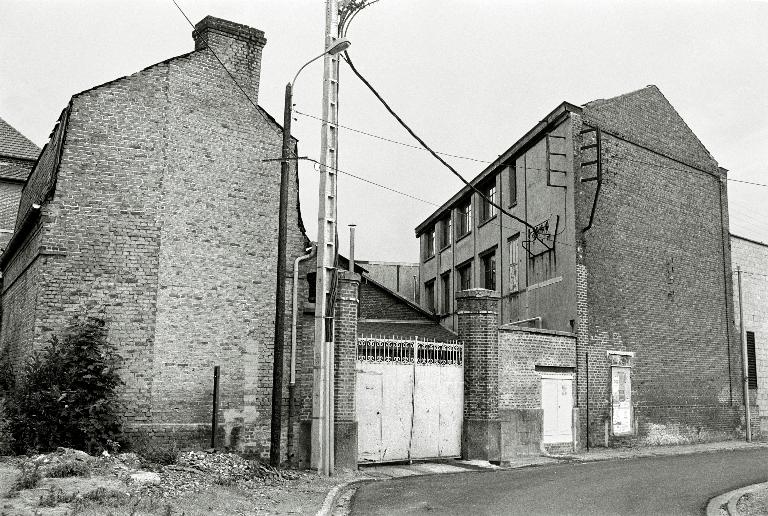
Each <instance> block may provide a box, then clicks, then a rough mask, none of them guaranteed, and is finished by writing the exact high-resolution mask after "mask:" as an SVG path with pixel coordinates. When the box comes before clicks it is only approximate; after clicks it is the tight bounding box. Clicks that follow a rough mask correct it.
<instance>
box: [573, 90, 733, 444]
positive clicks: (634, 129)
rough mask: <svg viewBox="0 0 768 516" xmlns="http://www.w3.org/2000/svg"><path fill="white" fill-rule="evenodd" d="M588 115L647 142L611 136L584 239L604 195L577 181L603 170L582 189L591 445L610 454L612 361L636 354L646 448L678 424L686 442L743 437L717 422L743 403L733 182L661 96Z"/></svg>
mask: <svg viewBox="0 0 768 516" xmlns="http://www.w3.org/2000/svg"><path fill="white" fill-rule="evenodd" d="M630 97H631V98H630ZM584 113H585V117H586V121H587V122H588V123H590V124H592V125H595V124H597V125H598V126H601V127H603V128H606V127H607V128H608V130H609V131H612V130H615V129H613V128H614V127H619V126H620V127H621V128H626V133H627V135H628V137H636V138H637V139H638V140H640V137H639V135H640V134H642V135H644V137H643V139H642V140H641V141H639V143H640V145H637V144H633V143H629V142H627V141H625V139H624V137H622V135H620V134H619V135H618V136H611V135H610V134H607V133H605V132H604V133H603V139H602V143H603V152H602V163H603V182H602V188H601V191H600V195H599V198H598V202H597V207H596V211H595V219H594V224H593V226H592V228H591V229H589V230H588V231H587V232H586V233H583V232H582V229H583V228H584V227H585V226H586V223H587V221H588V219H589V213H590V210H591V208H592V202H593V199H594V196H595V187H596V185H595V183H594V182H593V183H581V182H580V181H579V180H578V179H579V178H580V177H587V176H590V175H593V174H594V170H592V169H590V168H586V169H584V170H583V171H579V174H578V176H579V177H577V199H576V209H577V234H581V236H580V239H579V242H578V248H577V263H578V265H579V282H580V283H579V288H580V292H579V296H580V297H579V307H580V310H579V323H580V325H581V326H582V327H580V328H578V330H577V331H578V333H579V336H580V340H579V366H578V367H579V374H580V376H581V378H580V380H579V386H578V391H579V405H580V406H584V405H585V402H586V390H587V385H586V378H583V375H584V373H585V369H586V367H587V365H586V363H585V358H586V354H587V353H589V365H588V368H589V405H590V416H589V417H590V435H591V436H592V437H593V438H594V439H597V442H601V440H602V437H603V435H602V434H603V426H602V425H603V424H604V421H605V419H606V418H608V414H609V412H608V409H609V405H608V400H609V399H610V376H609V374H610V368H609V365H608V362H607V355H606V351H607V350H618V351H633V352H635V353H636V355H635V360H634V364H635V365H634V367H633V368H632V385H633V390H632V395H633V400H634V404H635V406H636V411H635V415H636V417H637V419H638V424H639V428H640V436H641V437H642V435H643V434H644V432H645V430H644V429H647V428H649V425H651V424H654V425H665V424H667V423H671V422H672V414H680V415H681V416H680V417H677V416H676V417H675V418H674V419H675V421H683V422H684V423H683V426H682V427H680V428H678V429H677V431H678V433H679V434H680V435H681V436H682V435H684V436H688V437H690V436H692V435H693V436H699V435H702V431H705V434H706V431H711V432H712V434H706V435H704V436H703V437H701V438H702V439H705V438H716V437H724V436H726V435H725V434H728V435H731V434H732V432H733V431H738V425H734V420H733V418H732V417H730V416H727V417H726V416H724V419H720V420H716V421H712V420H711V415H712V413H711V410H710V409H712V410H715V409H716V410H718V411H720V410H722V411H725V412H728V413H731V412H734V411H735V412H738V410H739V409H738V407H736V408H732V407H734V406H736V405H738V404H739V400H740V396H741V394H740V392H741V391H740V386H739V382H738V378H739V375H738V371H739V367H740V366H739V364H740V360H739V356H738V341H737V339H735V338H734V337H735V336H734V334H733V325H732V317H733V306H732V286H731V280H730V256H729V253H728V242H727V235H728V219H727V200H726V199H727V191H726V184H725V177H724V172H723V171H721V170H719V169H718V168H717V164H716V163H715V162H714V160H712V159H711V157H709V155H708V153H706V152H705V150H702V149H703V147H701V144H700V142H698V140H697V139H696V138H695V136H693V133H691V132H690V130H689V129H687V126H684V122H683V121H682V119H680V118H679V116H678V115H677V114H676V113H675V112H674V109H673V108H672V107H671V106H670V105H669V104H668V103H667V101H666V99H664V98H663V96H661V94H660V93H659V92H658V90H657V89H656V88H655V87H649V88H646V89H644V90H640V91H639V92H635V93H633V94H630V96H623V97H620V98H619V101H617V103H615V104H613V105H611V106H608V105H607V104H600V105H599V106H597V107H593V106H591V105H590V104H588V105H587V106H585V111H584ZM630 122H631V123H630ZM601 124H602V125H601ZM575 127H576V131H575V134H576V133H577V132H578V127H579V126H578V124H576V125H575ZM628 128H631V130H630V129H628ZM580 138H581V137H580ZM582 141H583V140H582ZM662 141H663V142H664V144H663V145H662V144H661V143H660V142H662ZM644 145H655V146H657V147H658V148H655V147H654V148H645V147H644ZM660 152H661V153H675V156H673V157H675V158H677V159H671V158H670V157H664V156H662V155H661V154H660ZM681 161H684V162H685V163H690V165H691V166H689V165H686V164H683V163H682V162H681ZM579 162H580V160H579V159H577V163H576V165H575V166H576V167H578V166H579V165H578V163H579ZM694 167H696V168H694ZM697 168H698V170H697ZM584 287H586V288H584ZM583 298H585V299H586V305H584V301H583ZM584 306H586V307H587V310H584ZM585 326H586V327H585ZM585 333H586V335H585ZM673 407H687V408H686V410H678V411H677V412H676V411H675V409H674V408H673ZM683 415H684V416H683ZM581 416H582V420H583V421H582V424H585V423H586V421H585V419H586V417H587V416H586V413H585V412H582V414H581ZM724 428H727V429H728V431H726V430H723V429H724ZM715 434H717V435H715ZM598 437H599V439H598ZM694 438H695V437H691V439H694Z"/></svg>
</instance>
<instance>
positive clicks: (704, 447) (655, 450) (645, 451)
mask: <svg viewBox="0 0 768 516" xmlns="http://www.w3.org/2000/svg"><path fill="white" fill-rule="evenodd" d="M766 447H768V443H748V442H745V441H722V442H714V443H700V444H680V445H674V446H646V447H638V448H592V449H591V450H590V451H588V452H586V451H585V452H579V453H574V454H569V455H557V456H554V457H556V458H559V459H561V460H574V461H580V462H590V461H596V460H610V459H633V458H637V457H657V456H667V455H688V454H691V453H707V452H716V451H723V450H743V449H749V448H766Z"/></svg>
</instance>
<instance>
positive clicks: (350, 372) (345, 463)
mask: <svg viewBox="0 0 768 516" xmlns="http://www.w3.org/2000/svg"><path fill="white" fill-rule="evenodd" d="M338 278H339V283H338V289H337V294H336V306H335V311H334V340H335V352H334V360H333V361H334V377H333V388H334V394H333V403H334V407H335V413H334V426H333V428H334V441H333V442H334V452H335V453H334V457H335V463H336V469H337V470H338V469H357V413H356V406H355V381H356V378H355V366H356V360H357V313H358V303H359V298H358V290H359V287H360V275H359V274H355V273H352V272H348V271H339V273H338Z"/></svg>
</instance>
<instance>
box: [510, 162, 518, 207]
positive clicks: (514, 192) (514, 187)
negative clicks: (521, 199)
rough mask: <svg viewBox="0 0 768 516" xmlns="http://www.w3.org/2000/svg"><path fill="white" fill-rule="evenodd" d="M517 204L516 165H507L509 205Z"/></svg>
mask: <svg viewBox="0 0 768 516" xmlns="http://www.w3.org/2000/svg"><path fill="white" fill-rule="evenodd" d="M515 204H517V167H516V166H515V165H512V166H511V167H509V205H510V206H514V205H515Z"/></svg>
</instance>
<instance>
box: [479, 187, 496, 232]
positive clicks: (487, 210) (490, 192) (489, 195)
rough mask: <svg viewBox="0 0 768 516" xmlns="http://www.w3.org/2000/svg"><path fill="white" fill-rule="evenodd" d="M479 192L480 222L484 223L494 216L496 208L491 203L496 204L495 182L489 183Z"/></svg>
mask: <svg viewBox="0 0 768 516" xmlns="http://www.w3.org/2000/svg"><path fill="white" fill-rule="evenodd" d="M480 192H481V193H482V194H483V197H481V198H480V222H485V221H486V220H488V219H490V218H491V217H493V216H494V215H496V206H494V205H493V204H491V203H496V181H495V179H494V181H493V182H492V183H489V184H488V186H486V187H485V188H481V189H480Z"/></svg>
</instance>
